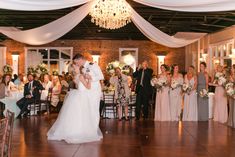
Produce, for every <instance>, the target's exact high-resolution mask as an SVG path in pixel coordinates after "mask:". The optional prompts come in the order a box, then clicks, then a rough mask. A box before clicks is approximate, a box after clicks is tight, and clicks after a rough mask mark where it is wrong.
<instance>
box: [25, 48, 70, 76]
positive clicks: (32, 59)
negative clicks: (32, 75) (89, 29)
mask: <svg viewBox="0 0 235 157" xmlns="http://www.w3.org/2000/svg"><path fill="white" fill-rule="evenodd" d="M25 56H26V59H25V60H26V66H25V67H26V69H25V71H26V72H27V67H29V66H37V65H38V64H40V63H44V64H46V65H47V67H48V70H49V71H50V72H52V71H53V70H58V72H59V73H60V74H61V73H62V72H63V71H64V72H67V71H68V66H69V64H70V63H71V61H72V57H73V48H72V47H32V48H30V47H27V48H26V49H25Z"/></svg>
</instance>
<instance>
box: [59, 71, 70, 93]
mask: <svg viewBox="0 0 235 157" xmlns="http://www.w3.org/2000/svg"><path fill="white" fill-rule="evenodd" d="M59 80H60V84H61V92H62V93H67V92H68V89H69V84H68V82H67V81H66V80H65V76H61V75H60V76H59Z"/></svg>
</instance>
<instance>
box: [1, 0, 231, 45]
mask: <svg viewBox="0 0 235 157" xmlns="http://www.w3.org/2000/svg"><path fill="white" fill-rule="evenodd" d="M89 1H90V0H38V1H32V0H0V8H2V9H10V10H21V11H23V10H24V11H45V10H55V9H62V8H67V7H72V6H77V5H80V4H83V3H87V2H88V3H87V4H85V5H83V6H81V7H80V8H78V9H76V10H75V11H73V12H71V13H69V14H68V15H66V16H64V17H62V18H60V19H58V20H55V21H53V22H51V23H49V24H46V25H44V26H41V27H38V28H34V29H30V30H24V31H21V30H17V29H12V27H11V29H8V28H7V27H5V28H2V27H0V32H1V33H3V34H5V35H6V36H8V37H9V38H12V39H14V40H16V41H19V42H23V43H27V44H30V45H42V44H46V43H49V42H52V41H54V40H56V39H58V38H60V37H61V36H63V35H64V34H66V33H67V32H69V31H70V30H71V29H72V28H74V27H75V26H76V25H77V24H78V23H79V22H81V20H82V19H83V18H85V17H86V16H87V15H88V13H89V12H90V10H91V7H92V6H93V4H94V3H95V0H93V1H92V2H89ZM134 1H136V2H139V3H142V4H145V5H148V6H151V7H157V8H162V9H169V10H177V11H191V12H199V11H200V12H202V11H206V12H210V11H228V10H235V0H196V1H195V0H174V1H173V0H134ZM127 5H129V4H127ZM131 19H132V21H133V23H134V24H135V25H136V26H137V27H138V29H140V31H141V32H142V33H143V34H144V35H145V36H146V37H148V38H149V39H150V40H152V41H154V42H157V43H159V44H162V45H165V46H168V47H173V48H177V47H183V46H186V45H188V44H190V43H193V42H195V41H197V40H198V39H200V38H201V37H202V36H204V35H205V33H201V34H197V35H194V34H191V35H190V34H187V36H188V38H184V37H183V36H182V34H181V36H178V37H177V36H169V35H168V34H166V33H164V32H162V31H160V30H159V29H157V28H156V27H154V26H153V25H152V24H151V23H149V22H148V21H146V20H145V19H144V18H142V17H141V16H140V15H139V14H138V13H137V12H135V11H134V9H132V15H131Z"/></svg>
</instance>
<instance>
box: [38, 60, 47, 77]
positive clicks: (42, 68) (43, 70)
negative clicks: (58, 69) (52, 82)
mask: <svg viewBox="0 0 235 157" xmlns="http://www.w3.org/2000/svg"><path fill="white" fill-rule="evenodd" d="M36 71H37V73H39V74H43V75H44V74H47V73H48V69H47V65H46V64H44V63H41V64H38V65H37V67H36Z"/></svg>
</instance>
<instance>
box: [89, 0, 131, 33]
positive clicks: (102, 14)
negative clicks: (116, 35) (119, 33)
mask: <svg viewBox="0 0 235 157" xmlns="http://www.w3.org/2000/svg"><path fill="white" fill-rule="evenodd" d="M90 15H91V22H93V23H95V24H96V25H98V26H99V27H102V28H106V29H118V28H121V27H123V26H125V25H126V24H128V23H129V22H131V8H130V6H129V4H128V3H127V2H126V0H97V3H96V4H95V5H94V6H93V7H92V10H91V12H90Z"/></svg>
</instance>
